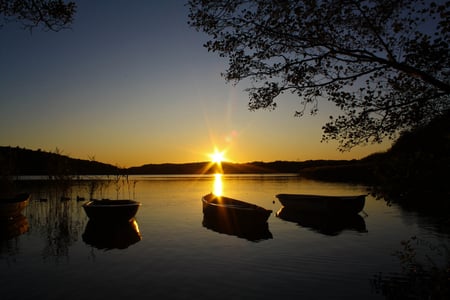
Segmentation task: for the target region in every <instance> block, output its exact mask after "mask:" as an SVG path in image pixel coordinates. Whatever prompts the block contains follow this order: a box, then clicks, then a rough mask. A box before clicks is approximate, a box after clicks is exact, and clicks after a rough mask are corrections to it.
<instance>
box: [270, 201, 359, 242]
mask: <svg viewBox="0 0 450 300" xmlns="http://www.w3.org/2000/svg"><path fill="white" fill-rule="evenodd" d="M276 215H277V217H279V218H280V219H283V220H285V221H289V222H294V223H297V224H298V225H299V226H300V227H305V228H308V229H312V230H313V231H316V232H319V233H322V234H324V235H329V236H337V235H339V234H341V233H342V232H343V231H345V230H352V231H356V232H360V233H365V232H367V228H366V222H365V221H364V218H363V217H361V216H360V215H359V214H343V215H340V214H313V213H305V212H302V211H299V210H297V209H293V208H288V207H282V208H280V210H278V212H277V213H276Z"/></svg>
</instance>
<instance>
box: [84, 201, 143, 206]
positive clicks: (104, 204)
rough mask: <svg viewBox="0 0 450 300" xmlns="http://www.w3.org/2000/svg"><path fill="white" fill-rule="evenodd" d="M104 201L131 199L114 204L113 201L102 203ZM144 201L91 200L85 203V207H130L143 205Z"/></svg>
mask: <svg viewBox="0 0 450 300" xmlns="http://www.w3.org/2000/svg"><path fill="white" fill-rule="evenodd" d="M102 201H111V202H114V201H130V202H129V203H121V204H120V203H117V204H112V203H111V202H108V203H106V202H104V203H102ZM141 205H142V203H140V202H138V201H134V200H90V201H88V202H86V203H84V204H83V207H98V208H100V207H101V208H107V207H111V208H115V207H128V206H141Z"/></svg>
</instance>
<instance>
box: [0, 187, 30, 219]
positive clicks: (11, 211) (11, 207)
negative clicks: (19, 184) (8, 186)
mask: <svg viewBox="0 0 450 300" xmlns="http://www.w3.org/2000/svg"><path fill="white" fill-rule="evenodd" d="M30 198H31V196H30V194H27V193H22V194H18V195H16V196H13V197H5V198H0V219H5V218H13V217H15V216H19V215H20V214H21V213H22V211H23V210H24V209H25V207H27V206H28V204H29V202H30Z"/></svg>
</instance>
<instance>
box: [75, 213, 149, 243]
mask: <svg viewBox="0 0 450 300" xmlns="http://www.w3.org/2000/svg"><path fill="white" fill-rule="evenodd" d="M82 239H83V241H84V242H85V243H86V244H88V245H91V246H93V247H95V248H98V249H107V250H109V249H126V248H128V247H129V246H131V245H133V244H135V243H137V242H139V241H140V240H141V239H142V237H141V233H140V232H139V227H138V224H137V222H136V220H135V219H131V220H130V221H122V222H115V223H113V222H101V221H94V220H89V221H88V223H87V225H86V228H85V230H84V233H83V234H82Z"/></svg>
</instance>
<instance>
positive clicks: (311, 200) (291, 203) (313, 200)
mask: <svg viewBox="0 0 450 300" xmlns="http://www.w3.org/2000/svg"><path fill="white" fill-rule="evenodd" d="M276 197H277V198H278V200H279V201H280V202H281V204H283V206H284V207H289V208H292V209H297V210H301V211H303V212H311V213H333V214H343V213H345V214H357V213H359V212H360V211H361V210H362V209H363V208H364V204H365V201H366V195H356V196H324V195H308V194H278V195H276Z"/></svg>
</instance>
